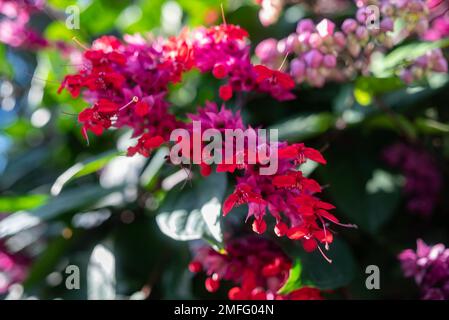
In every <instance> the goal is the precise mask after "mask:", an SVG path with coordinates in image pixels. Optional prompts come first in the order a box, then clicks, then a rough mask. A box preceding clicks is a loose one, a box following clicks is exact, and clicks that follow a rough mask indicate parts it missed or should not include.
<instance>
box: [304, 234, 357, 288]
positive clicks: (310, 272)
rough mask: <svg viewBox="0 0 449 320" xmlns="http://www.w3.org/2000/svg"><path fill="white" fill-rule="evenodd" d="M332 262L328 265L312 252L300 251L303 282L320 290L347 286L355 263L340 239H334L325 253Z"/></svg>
mask: <svg viewBox="0 0 449 320" xmlns="http://www.w3.org/2000/svg"><path fill="white" fill-rule="evenodd" d="M326 255H327V256H328V257H329V258H330V259H331V260H332V263H328V262H327V261H326V260H325V259H324V258H323V256H321V254H320V253H319V252H318V250H315V251H314V252H311V253H309V252H305V251H301V253H300V257H301V262H302V270H303V281H304V282H305V283H311V284H313V285H314V286H316V287H318V288H320V289H322V290H331V289H337V288H340V287H344V286H346V285H348V284H349V283H350V282H351V281H352V279H353V277H354V274H355V271H356V262H355V260H354V256H353V255H352V252H351V249H350V248H349V246H348V245H347V244H346V243H345V242H344V241H343V240H342V239H340V238H337V239H335V240H334V241H333V242H332V245H331V246H330V250H329V251H326Z"/></svg>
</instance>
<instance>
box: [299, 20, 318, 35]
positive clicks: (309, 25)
mask: <svg viewBox="0 0 449 320" xmlns="http://www.w3.org/2000/svg"><path fill="white" fill-rule="evenodd" d="M314 30H315V24H314V23H313V21H312V20H311V19H303V20H301V21H299V23H298V26H297V27H296V33H300V34H301V33H303V32H313V31H314Z"/></svg>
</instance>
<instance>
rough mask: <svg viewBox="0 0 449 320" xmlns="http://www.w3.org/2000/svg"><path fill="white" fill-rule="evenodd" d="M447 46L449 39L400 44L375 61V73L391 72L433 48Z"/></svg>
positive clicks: (385, 73)
mask: <svg viewBox="0 0 449 320" xmlns="http://www.w3.org/2000/svg"><path fill="white" fill-rule="evenodd" d="M447 46H449V39H441V40H439V41H434V42H417V43H410V44H406V45H403V46H400V47H398V48H396V49H394V50H393V51H392V52H390V53H389V54H388V55H386V56H385V57H383V58H381V60H380V61H378V62H377V63H376V64H377V65H378V66H379V67H378V68H379V69H378V70H375V73H376V74H383V75H387V74H392V72H393V70H394V69H396V68H398V67H399V66H400V65H402V64H407V63H409V62H411V61H413V60H415V59H417V58H419V57H421V56H423V55H425V54H426V53H427V52H429V51H431V50H433V49H437V48H445V47H447Z"/></svg>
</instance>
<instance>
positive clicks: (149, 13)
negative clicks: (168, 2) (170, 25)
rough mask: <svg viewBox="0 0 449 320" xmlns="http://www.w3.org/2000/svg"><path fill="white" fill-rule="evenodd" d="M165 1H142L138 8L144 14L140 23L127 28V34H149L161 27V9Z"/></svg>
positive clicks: (139, 2)
mask: <svg viewBox="0 0 449 320" xmlns="http://www.w3.org/2000/svg"><path fill="white" fill-rule="evenodd" d="M164 2H165V0H151V1H146V0H140V1H138V6H139V8H140V10H141V12H142V14H141V17H140V19H139V20H138V21H136V22H134V23H132V24H131V25H129V26H127V27H126V28H125V30H123V31H124V32H125V33H131V34H132V33H137V32H148V31H151V29H153V28H155V27H157V26H159V25H160V22H161V21H160V17H161V9H162V5H163V4H164Z"/></svg>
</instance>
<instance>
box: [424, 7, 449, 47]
mask: <svg viewBox="0 0 449 320" xmlns="http://www.w3.org/2000/svg"><path fill="white" fill-rule="evenodd" d="M427 6H428V7H429V9H430V17H431V19H432V21H431V25H430V28H429V30H427V32H426V33H425V34H424V39H425V40H428V41H435V40H438V39H441V38H444V37H447V36H449V3H448V2H447V1H445V0H427Z"/></svg>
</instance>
